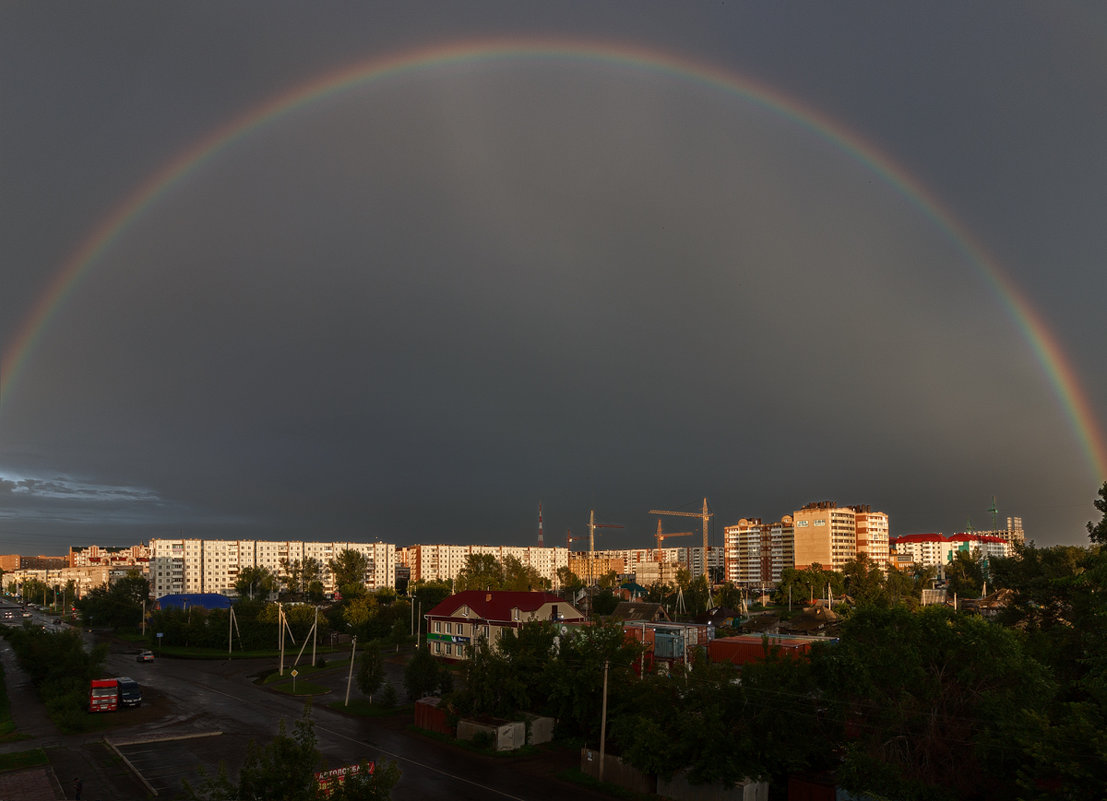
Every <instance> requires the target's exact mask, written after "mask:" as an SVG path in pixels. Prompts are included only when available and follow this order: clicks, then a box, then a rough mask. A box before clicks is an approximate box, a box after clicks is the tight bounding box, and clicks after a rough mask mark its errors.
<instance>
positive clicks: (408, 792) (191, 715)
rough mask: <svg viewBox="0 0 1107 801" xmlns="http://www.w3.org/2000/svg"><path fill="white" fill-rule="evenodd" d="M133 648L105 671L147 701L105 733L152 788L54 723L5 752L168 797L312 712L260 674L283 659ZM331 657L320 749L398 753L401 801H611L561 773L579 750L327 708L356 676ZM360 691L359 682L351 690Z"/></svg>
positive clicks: (342, 756)
mask: <svg viewBox="0 0 1107 801" xmlns="http://www.w3.org/2000/svg"><path fill="white" fill-rule="evenodd" d="M86 636H90V635H87V634H86ZM135 650H136V649H129V648H126V647H124V646H119V645H113V650H112V652H111V653H110V654H109V656H108V660H107V668H108V669H107V672H108V673H109V674H114V675H129V676H131V677H132V678H135V679H137V680H138V682H139V683H140V684H141V685H142V686H143V687H144V692H145V693H146V697H147V701H146V702H144V705H143V707H142V708H141V709H140V710H123V711H120V712H119V713H118V714H119V715H121V716H122V715H131V717H130V718H129V719H128V723H131V725H127V726H124V727H121V728H118V729H113V730H112V731H110V732H109V733H108V734H107V738H108V739H110V740H111V741H112V742H113V743H115V744H116V745H115V747H116V748H117V749H118V752H119V753H120V754H121V755H123V756H124V757H125V758H126V759H127V760H129V761H130V762H131V763H132V764H133V765H134V767H135V768H136V769H137V770H138V771H139V772H140V773H141V774H142V777H143V779H144V781H145V782H146V783H147V784H146V788H143V787H141V786H139V785H137V783H136V782H134V781H129V780H128V779H127V777H126V776H123V777H120V776H118V775H115V776H111V775H108V773H107V771H108V769H109V767H110V766H111V765H112V764H118V760H115V759H112V758H111V757H112V755H111V754H107V755H105V754H104V752H105V750H106V749H105V747H104V745H103V743H102V740H101V735H98V736H95V737H88V736H80V735H72V736H69V737H62V736H60V735H57V734H56V732H54V733H49V732H37V734H38V735H39V738H38V740H37V741H27V742H25V743H24V744H22V745H21V746H20V747H19V748H12V747H0V750H22V749H25V748H29V747H32V746H33V745H36V744H41V745H43V746H45V747H47V748H48V749H50V750H49V751H48V753H50V755H51V759H52V761H53V760H54V757H55V755H57V756H58V757H59V758H63V757H64V759H62V762H63V763H64V764H63V765H62V766H61V767H59V768H58V776H59V780H60V781H61V782H62V783H63V784H64V783H66V782H69V781H71V776H70V774H71V773H72V774H73V775H77V774H76V773H74V771H77V772H81V771H84V773H85V775H87V776H90V777H92V778H86V779H85V788H86V792H85V794H84V797H85V798H97V797H104V798H109V797H110V798H113V799H116V800H117V801H128V799H131V798H134V799H145V798H147V797H149V790H154V791H156V793H157V795H158V797H159V798H168V799H172V798H175V797H180V793H181V787H182V784H181V783H182V781H183V780H185V779H187V780H189V781H192V782H195V780H196V779H197V777H198V773H199V769H200V768H201V767H202V768H204V769H205V770H207V771H208V772H209V773H212V774H213V773H214V772H215V771H216V770H217V769H218V766H219V763H220V762H221V761H222V762H225V763H226V764H227V766H228V767H229V769H230V771H231V773H232V775H233V774H234V773H235V772H236V770H237V766H238V765H239V764H241V762H242V760H243V758H244V757H245V755H246V751H247V748H248V745H249V743H250V742H251V741H252V740H256V741H257V742H258V743H263V742H265V741H267V740H268V739H269V738H271V737H272V736H273V735H275V734H276V733H277V731H278V729H279V726H280V722H281V721H282V720H284V721H286V722H287V724H288V726H289V727H291V724H292V722H293V721H295V720H296V719H298V718H299V717H300V716H301V715H303V714H304V709H305V702H304V701H303V700H302V699H297V698H293V697H291V696H288V695H285V694H282V693H277V692H274V691H272V690H270V689H266V688H264V687H261V686H259V685H257V684H255V683H254V681H253V680H252V678H251V677H252V676H255V675H256V674H258V673H259V672H261V671H263V670H270V669H274V668H276V667H277V664H276V660H272V659H270V660H248V661H246V660H244V661H239V660H235V661H227V660H216V661H191V660H177V659H168V658H159V659H157V660H155V661H154V662H153V663H138V662H136V661H135V655H134V654H135ZM331 658H332V659H334V660H336V661H335V662H332V663H331V664H332V666H334V669H333V670H329V671H327V672H324V673H323V674H315V675H313V676H312V681H313V682H315V683H320V684H323V685H325V686H328V687H330V688H331V693H330V694H328V695H323V696H318V697H316V698H315V699H314V702H313V703H312V705H311V716H312V719H313V721H314V726H315V733H316V738H317V741H318V742H317V747H318V748H319V750H320V751H321V753H322V754H323V757H324V760H325V761H326V765H327V767H337V766H340V765H347V764H352V763H355V762H359V761H362V760H365V759H372V760H386V759H389V760H395V761H396V762H397V763H398V764H399V766H400V768H401V770H402V772H403V775H402V777H401V779H400V783H399V784H398V785H397V787H396V790H395V791H394V793H393V798H394V799H395V800H396V801H408V800H409V799H411V800H412V801H414V799H437V798H443V799H446V798H448V799H451V801H478V800H479V801H484V800H485V799H514V800H515V801H554V799H557V800H558V801H560V799H563V798H565V797H566V796H572V797H574V798H575V799H579V801H593V800H594V801H599V800H600V799H609V797H608V796H605V795H602V794H599V793H595V792H593V791H590V790H587V789H584V788H581V787H579V786H576V785H571V784H568V783H565V782H563V781H561V780H559V779H557V778H556V776H555V774H556V773H557V772H558V771H560V770H562V769H564V768H566V767H570V766H573V765H575V763H576V760H577V757H576V756H575V755H573V754H571V753H567V752H548V753H547V752H543V753H542V754H541V755H538V756H531V757H526V758H515V757H512V758H503V757H485V756H480V755H476V754H473V753H471V752H469V751H466V750H463V749H460V748H457V747H455V746H452V745H449V744H445V743H441V742H439V741H437V740H434V739H431V738H428V737H424V736H422V735H420V734H418V733H415V732H412V731H411V730H410V729H409V727H408V724H409V723H410V717H409V716H410V713H406V714H404V715H401V716H394V717H391V718H358V717H354V716H350V715H347V714H343V713H342V712H338V711H334V710H332V709H329V708H327V706H326V704H327V703H330V702H331V701H335V700H337V701H341V700H342V699H343V697H344V695H345V690H346V679H347V675H348V672H347V667H348V662H346V661H345V660H346V659H347V657H345V656H337V657H331ZM5 664H7V660H5ZM387 670H388V675H389V681H390V682H392V683H394V684H395V685H396V689H397V691H398V694H399V695H400V696H401V697H402V694H403V692H402V689H403V688H402V685H401V684H400V682H401V672H402V668H401V666H400V665H398V664H392V663H389V664H388V665H387ZM8 675H9V676H11V675H12V674H11V673H10V672H9V674H8ZM360 697H361V694H360V692H359V691H358V690H357V688H356V686H354V687H353V689H352V692H351V698H360ZM13 712H14V710H13ZM18 723H19V721H18V720H17V724H18ZM82 759H83V761H82ZM66 760H68V761H66ZM97 784H98V785H100V786H103V787H104V789H103V791H101V793H100V795H91V794H90V793H89V790H90V789H91V787H92V786H94V785H97Z"/></svg>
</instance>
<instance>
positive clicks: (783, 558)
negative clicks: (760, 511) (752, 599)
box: [723, 515, 795, 587]
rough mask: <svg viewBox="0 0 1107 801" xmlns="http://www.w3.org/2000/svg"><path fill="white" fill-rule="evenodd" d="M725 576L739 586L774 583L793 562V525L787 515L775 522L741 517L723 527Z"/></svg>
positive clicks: (778, 580)
mask: <svg viewBox="0 0 1107 801" xmlns="http://www.w3.org/2000/svg"><path fill="white" fill-rule="evenodd" d="M723 554H724V556H723V562H724V565H725V574H724V575H725V578H726V580H727V581H729V582H732V583H733V584H736V585H738V586H743V587H757V586H761V585H768V584H777V583H779V582H780V577H781V573H782V572H783V571H784V569H785V568H788V567H792V566H793V565H794V564H795V528H794V524H793V521H792V518H791V516H790V515H784V516H783V517H781V519H780V520H779V521H777V522H775V523H763V522H762V521H761V518H759V517H753V518H742V519H741V520H739V521H738V523H737V524H736V525H733V526H727V527H726V528H725V529H723Z"/></svg>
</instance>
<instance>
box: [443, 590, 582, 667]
mask: <svg viewBox="0 0 1107 801" xmlns="http://www.w3.org/2000/svg"><path fill="white" fill-rule="evenodd" d="M425 617H426V619H427V646H428V647H429V648H430V649H431V653H432V654H433V655H434V656H437V657H441V658H443V659H453V660H458V659H467V658H468V656H469V648H470V646H472V645H475V644H476V643H477V642H478V641H479V640H480V639H481V638H482V637H483V638H484V639H486V640H487V641H488V642H490V643H492V644H495V643H496V642H497V641H498V640H499V638H500V636H501V634H502V633H503V632H504V631H505V630H508V629H517V628H519V627H520V626H522V625H523V624H524V623H529V622H531V621H535V620H551V621H556V622H565V623H582V622H584V615H583V614H581V613H580V611H578V610H577V609H576V608H575V607H574V606H573V605H572V604H570V603H568V602H566V601H565V600H564V599H562V598H560V597H558V596H556V595H554V594H553V593H549V592H514V591H509V590H465V591H464V592H459V593H457V594H456V595H451V596H450V597H449V598H447V599H446V600H444V601H442V603H440V604H438V605H437V606H435V607H434V608H433V609H432V610H430V611H429V612H427V614H426V615H425Z"/></svg>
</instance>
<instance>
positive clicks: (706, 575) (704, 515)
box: [650, 498, 712, 587]
mask: <svg viewBox="0 0 1107 801" xmlns="http://www.w3.org/2000/svg"><path fill="white" fill-rule="evenodd" d="M650 514H651V515H672V516H673V517H698V518H700V519H702V520H703V578H704V581H706V582H707V586H708V587H710V586H711V574H710V572H709V571H708V567H707V521H709V520H710V519H711V515H712V512H710V511H708V508H707V498H704V499H703V511H702V512H678V511H672V510H668V509H650Z"/></svg>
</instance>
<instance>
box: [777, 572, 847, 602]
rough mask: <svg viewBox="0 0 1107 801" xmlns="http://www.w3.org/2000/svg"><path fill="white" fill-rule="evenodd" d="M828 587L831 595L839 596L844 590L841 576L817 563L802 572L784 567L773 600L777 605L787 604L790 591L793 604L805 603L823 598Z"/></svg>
mask: <svg viewBox="0 0 1107 801" xmlns="http://www.w3.org/2000/svg"><path fill="white" fill-rule="evenodd" d="M828 587H829V589H830V591H831V592H832V593H833V594H835V595H841V594H842V590H843V588H844V581H843V579H842V574H841V573H838V572H837V571H834V570H827V569H825V568H824V567H823V566H822V565H820V564H819V563H818V562H815V563H813V564H811V565H808V566H807V567H805V568H804V569H803V570H796V569H795V568H793V567H786V568H784V570H783V571H781V574H780V584H779V585H778V587H777V591H776V595H775V596H774V600H775V601H776V602H777V603H778V604H786V603H788V599H789V590H790V591H791V599H792V602H793V603H797V604H802V603H807V602H808V601H812V600H814V599H815V598H825V597H826V591H827V588H828Z"/></svg>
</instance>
